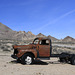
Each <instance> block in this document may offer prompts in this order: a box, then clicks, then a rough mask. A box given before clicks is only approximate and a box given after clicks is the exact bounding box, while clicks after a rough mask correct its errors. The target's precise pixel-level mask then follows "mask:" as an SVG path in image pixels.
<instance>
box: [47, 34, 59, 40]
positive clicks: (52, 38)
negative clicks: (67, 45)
mask: <svg viewBox="0 0 75 75" xmlns="http://www.w3.org/2000/svg"><path fill="white" fill-rule="evenodd" d="M48 38H50V39H51V40H52V41H58V39H56V38H55V37H52V36H50V35H49V36H48Z"/></svg>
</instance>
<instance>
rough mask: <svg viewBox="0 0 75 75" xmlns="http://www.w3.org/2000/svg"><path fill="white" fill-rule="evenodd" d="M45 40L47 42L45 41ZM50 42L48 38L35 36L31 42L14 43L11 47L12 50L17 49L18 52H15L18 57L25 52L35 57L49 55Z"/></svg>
mask: <svg viewBox="0 0 75 75" xmlns="http://www.w3.org/2000/svg"><path fill="white" fill-rule="evenodd" d="M36 40H37V41H38V42H37V41H36ZM46 40H47V41H49V42H48V43H46ZM36 42H37V43H36ZM50 44H51V42H50V39H49V38H36V39H34V41H33V43H32V44H29V45H14V46H13V48H14V51H15V50H17V51H18V53H17V54H15V55H16V56H17V57H18V58H20V57H22V56H23V55H24V54H26V53H32V54H33V55H34V56H35V58H38V57H50Z"/></svg>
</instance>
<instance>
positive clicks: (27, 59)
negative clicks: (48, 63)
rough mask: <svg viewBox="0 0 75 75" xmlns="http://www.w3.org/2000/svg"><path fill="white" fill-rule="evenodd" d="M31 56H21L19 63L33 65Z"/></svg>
mask: <svg viewBox="0 0 75 75" xmlns="http://www.w3.org/2000/svg"><path fill="white" fill-rule="evenodd" d="M33 60H34V59H33V56H32V55H30V54H25V55H23V56H22V59H21V63H22V64H27V65H30V64H32V63H33Z"/></svg>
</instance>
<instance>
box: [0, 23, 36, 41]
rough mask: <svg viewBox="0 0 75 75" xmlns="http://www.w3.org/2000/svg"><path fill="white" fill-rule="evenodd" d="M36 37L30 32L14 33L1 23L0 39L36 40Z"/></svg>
mask: <svg viewBox="0 0 75 75" xmlns="http://www.w3.org/2000/svg"><path fill="white" fill-rule="evenodd" d="M35 37H36V35H34V34H32V32H30V31H28V32H25V31H19V32H17V31H13V30H12V29H10V28H9V27H7V26H6V25H4V24H2V23H0V39H2V40H3V39H8V40H30V39H34V38H35Z"/></svg>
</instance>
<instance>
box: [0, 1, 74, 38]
mask: <svg viewBox="0 0 75 75" xmlns="http://www.w3.org/2000/svg"><path fill="white" fill-rule="evenodd" d="M0 22H1V23H3V24H5V25H7V26H8V27H10V28H11V29H12V30H15V31H26V32H27V31H31V32H32V33H33V34H35V35H37V34H38V33H43V34H44V35H51V36H53V37H56V38H58V39H61V38H64V37H66V36H71V37H73V38H75V0H0Z"/></svg>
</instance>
